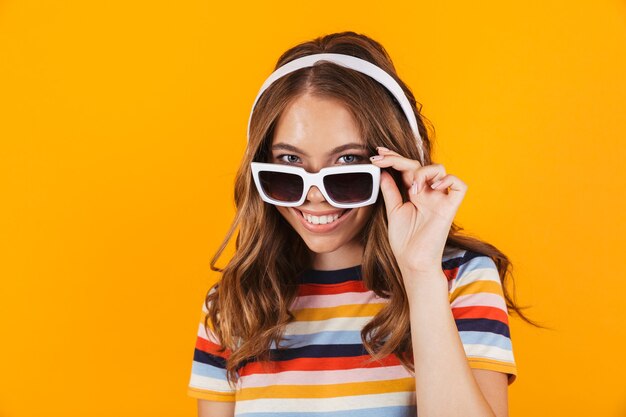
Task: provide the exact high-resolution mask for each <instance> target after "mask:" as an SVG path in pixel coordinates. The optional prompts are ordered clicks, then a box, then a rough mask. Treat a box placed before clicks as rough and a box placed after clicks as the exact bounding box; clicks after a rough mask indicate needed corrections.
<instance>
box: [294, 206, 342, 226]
mask: <svg viewBox="0 0 626 417" xmlns="http://www.w3.org/2000/svg"><path fill="white" fill-rule="evenodd" d="M296 210H297V211H298V213H300V215H301V216H302V217H303V218H304V219H305V220H306V221H307V223H310V224H329V223H333V222H335V221H337V219H339V218H341V216H343V215H344V214H345V213H347V212H348V211H350V210H351V209H347V210H343V211H341V212H339V213H335V214H327V215H324V216H313V215H311V214H308V213H304V212H303V211H300V210H298V209H296Z"/></svg>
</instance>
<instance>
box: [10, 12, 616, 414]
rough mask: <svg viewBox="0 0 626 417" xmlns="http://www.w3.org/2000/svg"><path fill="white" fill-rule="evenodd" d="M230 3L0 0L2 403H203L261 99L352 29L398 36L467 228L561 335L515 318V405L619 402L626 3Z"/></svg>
mask: <svg viewBox="0 0 626 417" xmlns="http://www.w3.org/2000/svg"><path fill="white" fill-rule="evenodd" d="M225 3H226V4H221V3H220V4H217V3H214V2H208V1H204V2H200V1H178V2H172V1H167V2H166V1H119V0H118V1H107V2H93V1H77V0H76V1H61V0H57V1H50V0H48V1H36V2H35V1H26V0H24V1H19V2H18V1H11V0H5V1H3V2H1V3H0V138H1V148H0V196H1V203H2V204H1V208H0V245H1V247H0V337H1V342H0V416H2V417H18V416H20V417H21V416H47V417H57V416H59V417H61V416H62V417H73V416H94V417H95V416H136V417H138V416H152V417H153V416H182V415H187V416H192V415H195V400H193V399H191V398H189V397H186V394H185V391H186V385H187V382H188V378H189V373H190V366H191V360H192V355H193V347H194V342H195V334H196V328H197V320H198V318H199V314H200V308H201V304H202V301H203V298H204V294H205V291H206V290H207V289H208V287H209V285H210V284H211V283H212V282H213V280H215V279H216V278H217V276H216V275H215V274H214V273H212V272H210V271H209V260H210V257H211V256H212V255H213V253H214V251H215V250H216V249H217V247H218V245H219V243H220V242H221V239H222V237H223V236H224V234H225V232H226V230H227V227H228V225H229V223H230V221H231V218H232V216H233V203H232V188H233V179H234V174H235V171H236V169H237V164H238V161H239V158H240V156H241V155H242V152H243V150H244V146H245V143H246V139H245V132H246V130H245V129H246V123H247V119H248V112H249V110H250V106H251V104H252V101H253V100H254V97H255V95H256V93H257V91H258V88H259V87H260V85H261V83H262V82H263V80H264V79H265V77H266V76H267V75H269V73H270V72H271V70H272V67H273V65H274V63H275V61H276V59H277V58H278V56H279V55H280V53H281V52H282V51H284V50H286V49H287V48H288V47H291V46H292V45H294V44H296V43H298V42H300V41H303V40H307V39H310V38H313V37H315V36H318V35H321V34H325V33H330V32H335V31H343V30H354V31H357V32H362V33H365V34H367V35H370V36H372V37H373V38H374V39H377V40H379V41H380V42H381V43H382V44H383V45H384V46H385V47H386V48H387V49H388V51H389V52H390V54H391V56H392V58H393V59H394V62H395V64H396V66H397V69H398V72H399V74H400V76H401V77H402V78H403V79H404V80H405V81H406V82H407V83H408V84H409V85H410V86H411V88H412V89H413V91H414V93H415V95H416V97H417V99H418V101H419V102H421V103H422V104H423V112H424V114H425V115H426V117H428V118H429V119H430V120H432V122H433V123H434V125H435V128H436V132H437V136H436V138H435V141H436V144H435V147H436V150H435V159H436V161H437V162H440V163H443V164H444V165H445V166H446V169H447V171H448V172H450V173H453V174H455V175H457V176H459V177H460V178H461V179H463V180H464V181H465V182H466V183H467V184H468V186H469V189H468V192H467V195H466V197H465V200H464V202H463V204H462V206H461V208H460V210H459V212H458V216H457V221H458V222H459V224H461V225H462V226H463V227H464V228H465V230H466V231H468V232H470V233H471V234H473V235H475V236H478V237H480V238H483V239H485V240H487V241H489V242H491V243H493V244H495V245H496V246H497V247H498V248H500V249H501V250H503V251H504V252H505V253H506V254H507V255H509V256H510V257H511V259H512V261H513V264H514V269H513V273H514V276H515V277H516V279H517V291H518V297H519V301H520V302H521V303H522V304H530V305H531V306H532V308H531V309H530V310H529V311H528V312H529V314H530V315H531V316H532V317H533V318H535V319H538V320H540V321H541V322H542V323H544V324H545V325H547V326H550V327H552V328H553V330H538V329H534V328H532V327H530V326H528V325H526V324H523V323H522V322H521V321H520V320H519V319H513V320H512V337H513V343H514V353H515V355H516V359H517V363H518V367H519V377H518V380H517V381H516V382H515V383H514V384H513V385H512V386H511V389H510V409H511V416H513V417H515V416H519V417H521V416H561V415H562V416H566V415H567V416H616V417H617V416H625V415H626V384H625V383H624V382H623V381H624V371H625V370H626V359H625V358H624V351H625V347H624V344H625V342H626V331H625V326H624V319H625V318H626V317H625V313H624V302H623V295H624V293H625V290H626V276H625V273H624V266H623V262H624V256H623V253H624V244H623V240H622V239H623V237H624V236H625V235H626V230H625V227H624V213H626V207H625V204H624V201H625V198H624V191H625V175H624V164H625V163H626V152H625V149H624V138H625V135H626V122H625V118H626V3H625V2H624V1H623V0H622V1H616V0H614V1H595V2H591V1H588V2H572V1H565V0H563V1H539V0H535V1H530V2H527V1H525V2H514V3H510V2H503V1H495V0H490V1H483V2H467V1H455V2H442V1H435V0H431V1H427V2H426V1H422V2H406V3H393V2H378V1H371V2H364V1H352V2H340V1H319V2H308V3H307V2H305V3H301V2H294V1H282V2H275V3H271V4H270V3H265V4H261V3H264V2H257V3H252V2H250V3H249V4H243V3H240V2H225ZM224 262H225V260H224V259H223V260H222V262H221V264H222V265H223V264H224ZM451 395H453V393H451Z"/></svg>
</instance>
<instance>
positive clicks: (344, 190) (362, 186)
mask: <svg viewBox="0 0 626 417" xmlns="http://www.w3.org/2000/svg"><path fill="white" fill-rule="evenodd" d="M373 187H374V180H373V178H372V176H371V175H370V174H368V173H365V172H351V173H346V174H331V175H327V176H325V177H324V188H326V191H327V192H328V195H330V198H332V199H333V200H334V201H336V202H337V203H343V204H346V203H359V202H362V201H366V200H369V198H370V197H371V196H372V190H373Z"/></svg>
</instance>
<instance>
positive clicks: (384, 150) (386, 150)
mask: <svg viewBox="0 0 626 417" xmlns="http://www.w3.org/2000/svg"><path fill="white" fill-rule="evenodd" d="M376 150H377V151H383V152H389V149H387V148H385V147H384V146H377V147H376Z"/></svg>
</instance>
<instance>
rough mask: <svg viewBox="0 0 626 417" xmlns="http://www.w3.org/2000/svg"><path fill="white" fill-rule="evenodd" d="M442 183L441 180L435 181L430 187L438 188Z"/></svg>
mask: <svg viewBox="0 0 626 417" xmlns="http://www.w3.org/2000/svg"><path fill="white" fill-rule="evenodd" d="M440 183H441V180H439V181H435V182H433V183H432V184H431V185H430V188H437V186H438V185H439V184H440Z"/></svg>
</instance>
